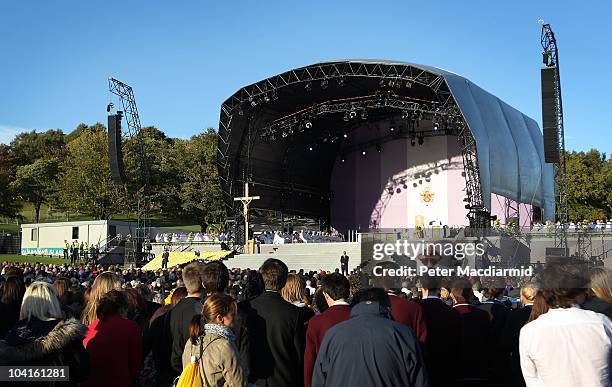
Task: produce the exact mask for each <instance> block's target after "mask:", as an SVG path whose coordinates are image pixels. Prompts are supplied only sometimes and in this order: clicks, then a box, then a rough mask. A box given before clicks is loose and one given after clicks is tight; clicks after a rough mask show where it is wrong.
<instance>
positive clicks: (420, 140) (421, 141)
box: [419, 136, 424, 145]
mask: <svg viewBox="0 0 612 387" xmlns="http://www.w3.org/2000/svg"><path fill="white" fill-rule="evenodd" d="M423 142H424V140H423V136H419V145H423Z"/></svg>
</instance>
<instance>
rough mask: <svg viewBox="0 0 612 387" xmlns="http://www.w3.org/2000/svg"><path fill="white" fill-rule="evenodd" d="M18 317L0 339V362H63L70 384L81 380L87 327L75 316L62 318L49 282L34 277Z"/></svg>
mask: <svg viewBox="0 0 612 387" xmlns="http://www.w3.org/2000/svg"><path fill="white" fill-rule="evenodd" d="M19 318H20V320H19V321H18V322H17V324H16V325H15V326H14V327H13V328H12V329H11V330H9V332H8V333H7V334H6V336H5V337H4V340H3V341H0V359H2V363H3V364H13V365H19V366H49V365H53V366H67V367H69V371H68V375H69V378H70V382H71V383H70V384H77V383H78V382H81V381H83V380H85V378H86V377H87V374H86V372H87V369H88V356H87V353H86V352H85V348H83V344H82V342H83V337H85V332H86V331H87V327H85V325H83V324H81V323H80V322H79V321H78V320H76V319H73V318H71V319H67V320H64V319H63V314H62V309H61V307H60V303H59V300H58V299H57V296H56V295H55V289H54V288H53V286H52V285H51V284H48V283H46V282H42V281H37V282H34V283H32V284H31V285H30V286H29V287H28V288H27V289H26V292H25V295H24V297H23V302H22V304H21V310H20V315H19Z"/></svg>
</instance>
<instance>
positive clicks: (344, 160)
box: [340, 155, 346, 163]
mask: <svg viewBox="0 0 612 387" xmlns="http://www.w3.org/2000/svg"><path fill="white" fill-rule="evenodd" d="M340 161H341V162H343V163H344V162H346V157H345V156H344V155H343V156H342V157H341V158H340Z"/></svg>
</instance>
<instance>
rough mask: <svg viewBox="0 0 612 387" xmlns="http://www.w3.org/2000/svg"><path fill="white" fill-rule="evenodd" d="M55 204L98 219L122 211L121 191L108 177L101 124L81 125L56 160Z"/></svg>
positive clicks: (123, 208) (123, 205) (106, 217)
mask: <svg viewBox="0 0 612 387" xmlns="http://www.w3.org/2000/svg"><path fill="white" fill-rule="evenodd" d="M59 169H60V176H59V180H58V184H57V186H58V191H57V194H56V195H55V199H56V204H57V205H58V206H59V207H61V208H63V209H64V210H68V211H75V212H78V213H81V214H83V215H89V216H93V217H95V218H98V219H108V218H109V216H110V215H112V214H116V213H120V212H122V211H124V210H125V191H124V189H123V187H121V186H118V185H116V184H114V183H113V182H112V180H111V174H110V166H109V161H108V138H107V134H106V129H105V128H104V126H103V125H101V124H95V125H93V126H90V127H87V128H84V129H83V130H82V131H81V133H79V135H78V136H77V137H75V138H74V139H73V140H72V141H70V143H68V145H67V154H66V157H65V158H64V160H63V161H62V162H61V163H60V168H59Z"/></svg>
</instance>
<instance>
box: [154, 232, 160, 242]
mask: <svg viewBox="0 0 612 387" xmlns="http://www.w3.org/2000/svg"><path fill="white" fill-rule="evenodd" d="M161 239H162V237H161V235H160V234H159V233H157V234H156V235H155V242H157V243H159V242H161Z"/></svg>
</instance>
